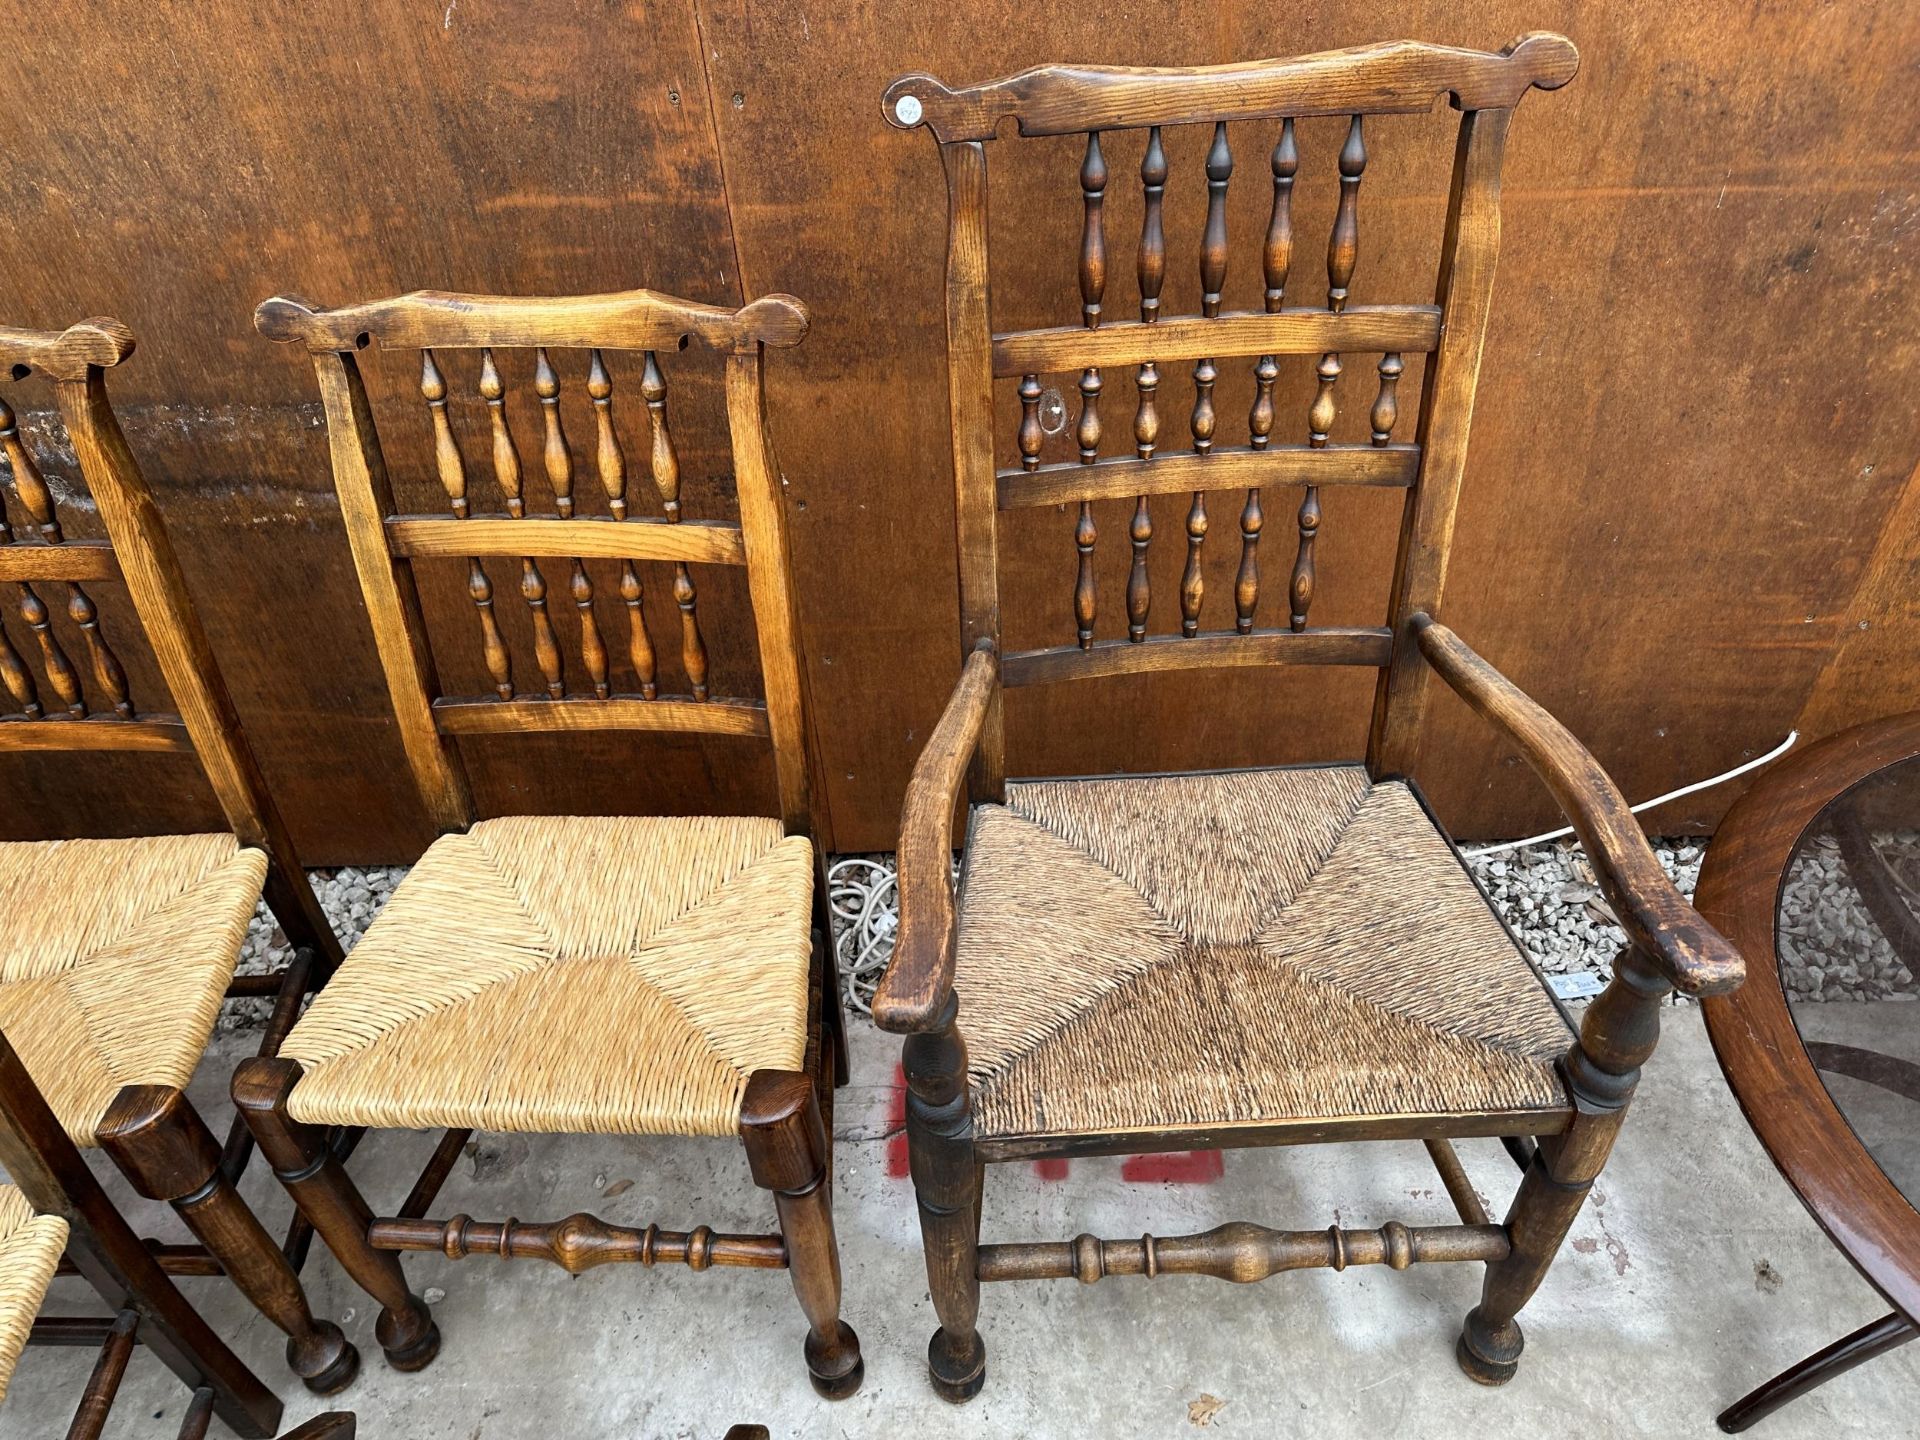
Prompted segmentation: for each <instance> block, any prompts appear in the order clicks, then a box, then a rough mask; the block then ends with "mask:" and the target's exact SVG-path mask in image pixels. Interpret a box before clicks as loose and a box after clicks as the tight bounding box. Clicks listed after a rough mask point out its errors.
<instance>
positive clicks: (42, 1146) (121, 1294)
mask: <svg viewBox="0 0 1920 1440" xmlns="http://www.w3.org/2000/svg"><path fill="white" fill-rule="evenodd" d="M0 1166H4V1167H5V1169H6V1172H7V1175H8V1177H9V1178H10V1180H11V1181H12V1183H13V1184H14V1185H16V1186H18V1187H19V1189H20V1190H21V1192H22V1193H23V1194H24V1195H25V1197H26V1199H27V1201H28V1202H29V1203H30V1204H31V1205H32V1206H33V1208H34V1209H35V1210H36V1211H37V1212H38V1213H39V1214H41V1215H48V1216H53V1217H55V1218H57V1219H58V1220H60V1221H61V1222H62V1223H63V1224H64V1225H65V1226H66V1227H67V1241H66V1253H65V1255H64V1256H63V1257H62V1259H61V1261H60V1265H59V1268H58V1270H56V1271H55V1273H56V1274H60V1275H67V1274H72V1275H78V1276H81V1277H82V1278H84V1279H85V1280H86V1282H87V1283H88V1284H89V1285H90V1286H92V1287H93V1289H94V1292H95V1293H96V1294H98V1295H99V1296H100V1298H101V1299H102V1300H104V1301H105V1302H106V1304H107V1306H108V1308H109V1309H111V1310H113V1311H114V1312H115V1313H114V1314H113V1316H112V1317H111V1318H109V1317H105V1316H102V1317H99V1318H95V1317H92V1316H43V1317H41V1318H39V1319H36V1320H35V1321H34V1324H33V1329H32V1331H31V1333H30V1334H29V1336H28V1340H27V1343H28V1344H29V1345H60V1346H69V1345H77V1346H97V1347H98V1348H99V1351H100V1358H99V1360H98V1361H97V1362H96V1364H95V1366H94V1369H93V1373H92V1374H91V1375H90V1376H89V1377H88V1380H87V1384H86V1388H85V1390H84V1391H83V1392H82V1394H81V1397H80V1403H79V1405H78V1407H77V1408H76V1410H75V1413H74V1418H73V1423H72V1425H71V1426H70V1427H69V1429H68V1431H67V1435H68V1440H97V1437H98V1436H99V1435H100V1434H101V1432H102V1430H103V1429H104V1427H105V1425H106V1422H107V1418H108V1416H109V1415H110V1414H111V1412H112V1409H113V1402H114V1398H115V1395H116V1394H117V1392H118V1390H119V1388H120V1382H121V1379H122V1378H123V1377H124V1376H125V1374H126V1370H127V1364H128V1362H129V1361H130V1360H131V1358H132V1355H133V1349H134V1347H135V1345H138V1344H144V1345H146V1346H147V1347H148V1349H150V1350H152V1351H153V1353H154V1354H155V1355H156V1356H158V1357H159V1359H160V1361H161V1363H163V1364H164V1365H166V1366H167V1368H168V1369H170V1370H172V1371H173V1372H174V1373H175V1374H176V1375H178V1376H179V1377H180V1379H181V1380H182V1381H183V1382H184V1383H185V1384H186V1386H187V1388H188V1390H189V1391H190V1392H191V1398H190V1399H189V1400H188V1402H187V1406H186V1409H185V1410H184V1411H183V1412H182V1414H181V1418H180V1428H179V1431H178V1432H177V1433H178V1435H179V1440H202V1437H204V1436H205V1435H206V1433H207V1430H208V1427H209V1425H210V1424H211V1422H212V1421H213V1419H214V1417H216V1416H218V1417H219V1418H220V1419H221V1420H223V1421H225V1422H226V1424H227V1425H228V1426H230V1427H231V1428H232V1429H233V1431H234V1432H235V1433H236V1434H238V1435H243V1436H248V1437H256V1436H257V1437H271V1436H273V1435H274V1434H276V1433H277V1431H278V1428H279V1424H280V1416H281V1404H280V1401H279V1399H278V1398H277V1397H276V1396H275V1395H274V1394H273V1392H272V1391H270V1390H269V1389H267V1387H266V1385H265V1384H263V1383H262V1382H261V1380H260V1378H259V1377H258V1376H257V1375H255V1374H254V1373H253V1372H252V1371H251V1370H249V1369H248V1368H247V1366H246V1364H245V1362H243V1361H242V1360H241V1359H240V1357H239V1356H237V1355H235V1354H234V1353H233V1351H232V1350H230V1349H229V1348H228V1347H227V1345H226V1342H225V1341H223V1340H222V1339H221V1338H220V1337H219V1336H218V1335H217V1334H215V1333H214V1331H213V1330H212V1329H211V1328H209V1327H208V1325H207V1322H206V1321H205V1320H203V1319H202V1318H201V1317H200V1314H199V1312H197V1311H196V1310H194V1309H193V1308H192V1306H190V1305H188V1303H187V1301H186V1297H185V1296H184V1295H182V1294H181V1293H180V1291H179V1289H178V1288H177V1287H176V1286H175V1285H174V1283H173V1279H172V1276H173V1275H174V1274H179V1273H188V1274H202V1275H217V1274H219V1273H220V1270H219V1267H218V1265H217V1264H214V1263H209V1262H208V1261H207V1260H206V1259H205V1257H204V1256H200V1255H193V1254H191V1253H190V1252H191V1250H192V1247H186V1246H154V1245H149V1244H147V1243H145V1242H143V1241H142V1240H141V1239H140V1237H139V1236H138V1235H136V1234H135V1233H134V1231H133V1229H132V1227H131V1226H129V1225H128V1224H127V1221H126V1219H125V1217H123V1216H122V1215H121V1214H120V1211H119V1210H118V1209H117V1208H116V1207H115V1206H114V1204H113V1202H112V1201H111V1200H110V1199H109V1198H108V1197H107V1195H106V1192H105V1191H103V1190H102V1189H101V1188H100V1182H99V1181H98V1180H96V1179H95V1178H94V1175H93V1171H92V1170H90V1169H89V1168H88V1167H87V1162H86V1160H85V1159H84V1158H83V1157H82V1156H81V1154H80V1151H79V1149H78V1148H77V1147H76V1146H75V1145H74V1143H73V1141H72V1140H71V1139H70V1138H69V1137H68V1135H67V1132H66V1130H65V1128H64V1127H63V1126H62V1125H61V1124H60V1121H59V1120H58V1119H57V1118H56V1117H55V1115H54V1113H53V1111H52V1110H51V1109H50V1108H49V1107H48V1105H47V1102H46V1099H45V1097H43V1096H42V1095H41V1094H40V1091H39V1089H38V1088H37V1087H36V1086H35V1085H34V1083H33V1078H32V1077H31V1076H30V1075H28V1074H27V1068H26V1066H25V1065H24V1064H22V1063H21V1061H20V1057H19V1056H18V1055H17V1054H15V1053H14V1050H13V1047H12V1046H11V1045H9V1044H7V1042H6V1037H5V1036H0ZM183 1261H185V1262H190V1263H191V1265H192V1267H193V1268H191V1269H183V1268H182V1262H183ZM353 1433H354V1417H353V1416H352V1415H351V1414H346V1413H341V1412H334V1413H330V1414H327V1415H319V1416H316V1417H314V1418H313V1419H312V1420H309V1421H307V1422H306V1423H305V1424H303V1425H300V1426H297V1427H296V1428H295V1429H293V1430H290V1431H288V1432H287V1435H286V1437H285V1440H352V1436H353Z"/></svg>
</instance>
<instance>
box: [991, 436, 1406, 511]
mask: <svg viewBox="0 0 1920 1440" xmlns="http://www.w3.org/2000/svg"><path fill="white" fill-rule="evenodd" d="M1419 469H1420V447H1419V446H1417V445H1328V446H1326V447H1324V448H1322V449H1315V448H1313V447H1312V446H1310V445H1271V446H1268V447H1267V448H1266V449H1264V450H1252V449H1244V450H1242V449H1235V450H1212V451H1209V452H1208V453H1206V454H1204V455H1200V454H1180V455H1159V456H1156V457H1154V458H1153V459H1151V460H1138V459H1135V458H1133V457H1132V456H1125V455H1117V456H1114V457H1112V458H1110V459H1106V460H1098V461H1095V462H1094V463H1093V464H1091V465H1079V464H1075V463H1073V462H1071V461H1067V462H1064V463H1061V464H1058V465H1042V466H1041V467H1040V468H1039V469H1037V470H1002V471H999V472H998V473H997V475H996V477H995V479H996V482H997V485H998V489H999V504H1000V508H1001V509H1002V510H1018V509H1022V508H1024V507H1026V506H1030V505H1062V504H1065V503H1067V502H1069V501H1077V500H1123V499H1132V498H1134V497H1136V496H1141V495H1174V494H1180V495H1184V494H1187V493H1189V492H1191V491H1195V490H1243V489H1248V488H1250V487H1254V486H1261V485H1369V486H1376V487H1381V488H1386V489H1400V490H1404V489H1406V488H1407V487H1408V486H1409V485H1411V484H1413V480H1414V476H1415V475H1416V474H1417V473H1418V472H1419Z"/></svg>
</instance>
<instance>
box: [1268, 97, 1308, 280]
mask: <svg viewBox="0 0 1920 1440" xmlns="http://www.w3.org/2000/svg"><path fill="white" fill-rule="evenodd" d="M1272 164H1273V210H1272V213H1271V215H1270V216H1269V217H1268V220H1267V243H1266V247H1265V249H1264V250H1263V251H1262V252H1261V257H1260V258H1261V268H1262V269H1263V270H1264V271H1265V272H1266V281H1267V293H1266V302H1267V313H1268V314H1269V315H1276V314H1278V313H1279V312H1280V309H1281V307H1282V306H1283V305H1284V304H1285V303H1286V295H1287V274H1288V272H1289V271H1290V270H1292V269H1293V179H1294V176H1295V174H1296V173H1297V172H1298V171H1299V169H1300V151H1299V148H1298V147H1297V146H1296V145H1295V143H1294V139H1293V119H1292V117H1291V116H1289V117H1288V118H1287V119H1285V120H1283V121H1281V122H1280V139H1279V141H1278V143H1276V144H1275V145H1274V147H1273V160H1272Z"/></svg>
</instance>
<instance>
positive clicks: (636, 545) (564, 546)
mask: <svg viewBox="0 0 1920 1440" xmlns="http://www.w3.org/2000/svg"><path fill="white" fill-rule="evenodd" d="M387 544H388V547H389V548H390V549H391V550H392V552H393V553H394V554H395V555H396V556H401V557H404V558H406V559H410V560H417V559H421V558H423V557H447V556H453V557H459V558H462V559H464V558H466V557H468V556H471V555H502V556H512V557H515V558H519V557H521V556H529V555H530V556H533V557H535V558H537V559H543V560H565V559H571V558H573V557H575V556H578V557H580V558H582V559H589V560H596V559H597V560H675V561H682V562H686V563H694V564H705V565H745V564H746V563H747V547H746V542H745V540H744V539H743V538H742V536H741V532H740V527H739V526H738V525H728V524H725V523H723V522H720V521H710V520H679V521H670V520H660V519H655V518H653V517H651V516H648V517H630V518H627V519H624V520H612V519H604V518H601V517H598V516H589V517H586V518H584V519H574V520H552V519H547V518H545V517H540V516H533V517H526V518H518V519H516V518H511V517H508V516H505V515H474V516H470V517H468V518H466V519H464V520H461V519H449V518H447V517H445V516H440V515H394V516H390V517H388V519H387Z"/></svg>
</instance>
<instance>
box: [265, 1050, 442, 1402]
mask: <svg viewBox="0 0 1920 1440" xmlns="http://www.w3.org/2000/svg"><path fill="white" fill-rule="evenodd" d="M299 1079H300V1066H299V1064H298V1063H297V1062H296V1061H292V1060H284V1059H263V1058H260V1057H257V1056H256V1057H255V1058H253V1059H250V1060H242V1061H241V1062H240V1064H239V1066H238V1067H237V1068H236V1069H235V1070H234V1072H233V1101H234V1104H235V1105H237V1106H238V1107H239V1109H240V1113H241V1114H242V1115H244V1116H245V1117H246V1120H247V1128H248V1129H250V1130H251V1131H253V1138H254V1139H255V1141H257V1142H258V1143H259V1146H260V1153H261V1154H263V1155H265V1156H266V1157H267V1163H268V1164H269V1165H271V1166H272V1167H273V1173H274V1174H275V1175H277V1176H278V1177H279V1178H280V1183H281V1184H283V1185H285V1186H286V1187H287V1193H288V1194H290V1195H292V1196H293V1203H294V1204H295V1205H297V1206H298V1207H299V1209H300V1213H301V1214H302V1215H304V1216H306V1218H307V1223H308V1224H310V1225H311V1226H313V1228H314V1230H315V1232H316V1233H317V1234H318V1235H319V1236H320V1238H321V1239H322V1240H324V1241H326V1243H327V1248H328V1249H329V1250H331V1251H333V1254H334V1258H335V1259H337V1260H338V1261H339V1262H340V1266H341V1268H342V1269H344V1270H345V1271H346V1272H347V1274H349V1275H351V1276H352V1277H353V1279H354V1282H355V1283H356V1284H358V1285H359V1286H360V1288H361V1289H362V1290H364V1291H366V1292H367V1294H368V1295H370V1296H372V1297H373V1298H374V1300H376V1301H377V1302H378V1303H379V1305H380V1319H379V1321H378V1322H377V1323H376V1325H375V1326H374V1334H375V1336H377V1337H378V1339H379V1341H380V1348H381V1349H382V1350H384V1351H385V1352H386V1356H387V1363H388V1364H389V1365H391V1366H392V1367H393V1368H394V1369H396V1370H424V1369H425V1368H426V1367H427V1366H428V1365H430V1364H432V1363H433V1357H434V1356H436V1355H438V1354H439V1353H440V1330H439V1327H438V1326H436V1325H435V1324H434V1323H433V1316H432V1315H431V1314H430V1313H429V1312H428V1310H427V1305H426V1302H425V1301H424V1300H422V1299H421V1298H420V1297H419V1296H418V1295H415V1294H414V1293H413V1291H412V1290H411V1289H409V1288H408V1286H407V1277H406V1272H405V1271H403V1270H402V1269H401V1268H400V1257H399V1256H397V1255H394V1254H392V1253H390V1252H388V1251H384V1250H375V1249H374V1248H373V1247H372V1246H371V1245H369V1244H368V1243H367V1227H368V1226H369V1225H370V1224H371V1223H372V1221H373V1211H372V1210H371V1208H369V1206H368V1205H367V1202H366V1200H365V1198H364V1197H363V1196H362V1195H361V1194H360V1191H359V1189H358V1187H356V1186H355V1185H354V1183H353V1181H352V1180H351V1179H349V1178H348V1177H347V1172H346V1168H345V1167H344V1166H343V1165H341V1163H340V1160H339V1158H338V1156H337V1155H335V1153H334V1152H333V1150H332V1149H331V1148H329V1146H328V1144H327V1136H326V1133H325V1132H324V1131H322V1130H320V1129H318V1128H317V1127H315V1126H312V1125H306V1124H302V1123H301V1122H300V1121H298V1120H295V1119H294V1118H293V1116H292V1115H290V1114H288V1113H287V1100H288V1097H290V1096H291V1095H292V1094H293V1087H294V1086H295V1085H296V1084H297V1083H298V1082H299Z"/></svg>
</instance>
